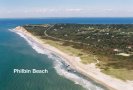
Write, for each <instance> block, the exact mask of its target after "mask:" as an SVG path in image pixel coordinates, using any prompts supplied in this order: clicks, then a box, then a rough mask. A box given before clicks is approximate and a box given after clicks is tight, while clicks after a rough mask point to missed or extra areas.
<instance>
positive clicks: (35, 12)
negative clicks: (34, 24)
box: [0, 7, 133, 17]
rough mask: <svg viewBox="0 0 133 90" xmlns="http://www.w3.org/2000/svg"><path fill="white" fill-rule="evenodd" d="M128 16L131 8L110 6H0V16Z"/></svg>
mask: <svg viewBox="0 0 133 90" xmlns="http://www.w3.org/2000/svg"><path fill="white" fill-rule="evenodd" d="M119 16H120V17H129V16H133V10H119V9H111V8H106V9H104V8H41V7H40V8H38V7H37V8H36V7H34V8H16V9H6V8H0V17H119Z"/></svg>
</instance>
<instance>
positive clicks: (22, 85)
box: [0, 18, 133, 90]
mask: <svg viewBox="0 0 133 90" xmlns="http://www.w3.org/2000/svg"><path fill="white" fill-rule="evenodd" d="M55 23H77V24H133V18H40V19H0V90H106V88H105V87H103V86H102V85H100V84H98V83H95V82H94V81H93V80H91V79H89V78H86V77H84V76H83V75H82V74H80V73H78V72H77V73H75V72H67V70H66V68H65V64H64V62H62V60H61V59H63V58H61V57H59V56H57V55H56V54H53V53H52V52H50V51H48V50H44V51H41V49H40V48H39V47H38V46H36V45H34V44H31V41H30V40H26V39H24V38H25V37H23V36H21V37H20V35H18V34H16V33H14V32H11V31H10V30H11V29H13V28H15V27H16V26H20V25H25V24H55ZM14 69H38V70H41V69H47V70H48V71H49V72H48V74H33V73H30V74H14V73H13V70H14Z"/></svg>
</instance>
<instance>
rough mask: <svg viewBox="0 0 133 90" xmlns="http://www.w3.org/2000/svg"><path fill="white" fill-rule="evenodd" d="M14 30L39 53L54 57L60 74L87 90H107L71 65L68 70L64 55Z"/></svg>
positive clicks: (55, 65)
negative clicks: (83, 75)
mask: <svg viewBox="0 0 133 90" xmlns="http://www.w3.org/2000/svg"><path fill="white" fill-rule="evenodd" d="M12 31H13V32H15V33H17V34H18V35H20V36H21V37H23V38H24V39H25V40H26V41H27V42H28V44H29V45H30V46H31V47H32V48H33V49H34V50H35V51H36V52H37V53H39V54H45V55H47V56H48V58H50V59H52V60H53V62H54V68H55V70H56V72H57V73H58V74H59V75H61V76H64V77H66V78H67V79H69V80H72V81H74V82H75V84H79V85H81V86H82V87H84V88H85V89H87V90H106V89H105V88H104V87H103V86H101V85H99V84H97V83H95V82H94V81H92V80H88V79H86V78H84V77H82V75H80V74H79V73H78V72H76V71H75V70H73V69H72V68H71V67H69V71H68V66H69V64H68V63H66V62H65V60H64V58H63V57H61V56H59V55H57V54H56V53H53V52H52V51H50V50H48V49H46V48H44V47H42V46H41V45H40V44H39V43H37V42H35V41H34V40H33V39H32V38H30V37H28V36H26V35H24V34H22V33H21V32H17V31H15V30H12Z"/></svg>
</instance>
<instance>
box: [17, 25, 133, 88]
mask: <svg viewBox="0 0 133 90" xmlns="http://www.w3.org/2000/svg"><path fill="white" fill-rule="evenodd" d="M15 32H19V33H21V34H23V35H25V36H27V37H30V38H32V39H33V40H34V41H36V42H38V43H40V44H41V45H42V46H43V47H45V48H47V49H48V50H50V51H53V52H54V53H57V54H59V55H61V56H62V57H63V58H65V59H64V60H66V61H65V62H67V63H69V64H70V65H71V67H73V68H74V69H76V70H77V71H79V72H80V73H82V74H84V75H86V76H88V77H89V78H92V79H93V80H94V81H96V82H98V83H100V84H102V85H104V86H106V87H107V88H109V89H110V90H133V82H132V81H127V82H126V81H125V82H124V81H122V80H119V79H116V78H114V77H111V76H109V75H106V74H104V73H102V72H100V69H98V68H96V65H95V63H92V64H88V65H85V64H83V63H81V62H80V58H79V57H75V56H70V55H68V54H67V53H64V52H62V51H60V50H59V49H57V48H55V47H53V46H51V45H49V44H46V43H44V41H42V40H40V39H38V38H37V37H35V36H33V35H32V34H31V33H29V32H27V30H25V29H24V28H23V27H20V26H18V27H16V28H15Z"/></svg>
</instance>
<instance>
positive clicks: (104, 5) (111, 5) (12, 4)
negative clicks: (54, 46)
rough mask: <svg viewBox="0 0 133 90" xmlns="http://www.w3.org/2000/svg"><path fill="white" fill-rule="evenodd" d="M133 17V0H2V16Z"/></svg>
mask: <svg viewBox="0 0 133 90" xmlns="http://www.w3.org/2000/svg"><path fill="white" fill-rule="evenodd" d="M40 17H133V0H0V18H40Z"/></svg>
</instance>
